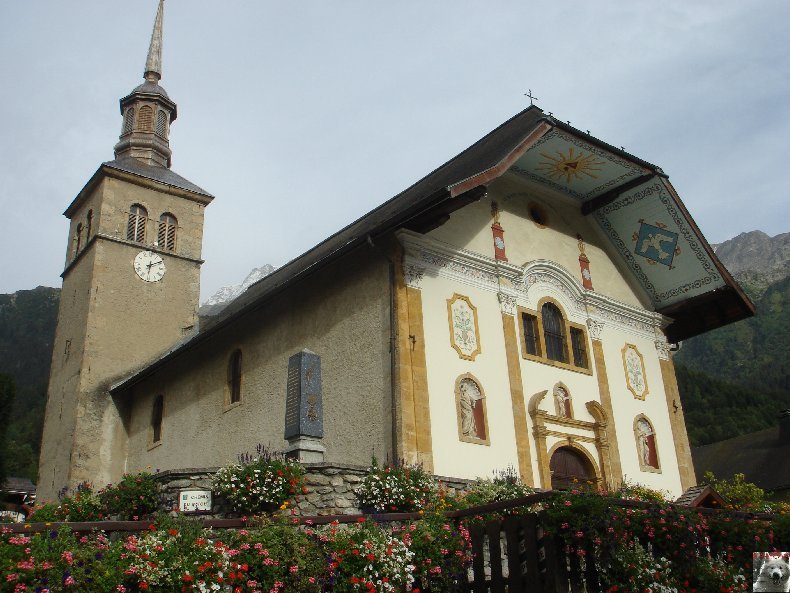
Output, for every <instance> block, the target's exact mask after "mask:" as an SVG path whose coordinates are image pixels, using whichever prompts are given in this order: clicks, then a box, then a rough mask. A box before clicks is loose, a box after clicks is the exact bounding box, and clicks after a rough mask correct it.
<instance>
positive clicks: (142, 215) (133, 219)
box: [126, 204, 148, 243]
mask: <svg viewBox="0 0 790 593" xmlns="http://www.w3.org/2000/svg"><path fill="white" fill-rule="evenodd" d="M146 220H148V211H147V210H146V209H145V208H143V207H142V206H140V204H132V207H131V208H129V223H128V224H127V226H126V238H127V240H129V241H136V242H138V243H143V242H145V222H146Z"/></svg>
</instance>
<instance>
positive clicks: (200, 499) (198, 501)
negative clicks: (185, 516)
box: [178, 490, 211, 513]
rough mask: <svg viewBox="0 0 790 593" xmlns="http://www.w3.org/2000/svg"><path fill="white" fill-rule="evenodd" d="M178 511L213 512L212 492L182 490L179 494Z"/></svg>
mask: <svg viewBox="0 0 790 593" xmlns="http://www.w3.org/2000/svg"><path fill="white" fill-rule="evenodd" d="M178 510H179V511H181V512H182V513H194V512H196V511H204V512H211V490H182V491H181V492H179V493H178Z"/></svg>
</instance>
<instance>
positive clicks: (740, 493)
mask: <svg viewBox="0 0 790 593" xmlns="http://www.w3.org/2000/svg"><path fill="white" fill-rule="evenodd" d="M702 483H703V484H710V486H711V487H712V488H713V489H714V490H715V491H716V492H718V493H719V494H721V495H722V497H723V498H724V499H725V500H726V501H727V502H728V503H729V505H730V508H733V509H737V510H760V507H762V506H763V504H764V498H765V491H764V490H763V489H762V488H760V487H759V486H757V485H756V484H752V483H751V482H747V481H746V476H745V475H744V474H735V475H734V476H733V477H732V479H731V480H720V479H718V478H717V477H716V476H714V475H713V472H705V476H704V477H703V478H702Z"/></svg>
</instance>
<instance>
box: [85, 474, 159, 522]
mask: <svg viewBox="0 0 790 593" xmlns="http://www.w3.org/2000/svg"><path fill="white" fill-rule="evenodd" d="M99 500H100V501H101V504H102V508H103V510H104V512H105V513H106V514H107V515H110V516H113V517H118V518H119V519H120V520H122V521H123V520H126V521H135V520H137V519H139V518H141V517H145V516H147V515H150V514H151V513H154V512H155V511H156V510H157V508H158V507H159V483H158V482H157V481H156V478H155V477H154V476H153V475H152V474H149V473H148V472H142V473H139V474H124V476H123V477H122V478H121V481H120V482H118V483H117V484H108V485H107V487H106V488H104V489H103V490H101V491H100V492H99Z"/></svg>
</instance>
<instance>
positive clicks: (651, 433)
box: [634, 415, 660, 471]
mask: <svg viewBox="0 0 790 593" xmlns="http://www.w3.org/2000/svg"><path fill="white" fill-rule="evenodd" d="M634 437H635V438H636V451H637V454H638V455H639V467H640V468H641V469H642V470H646V471H654V470H658V469H660V465H659V463H658V449H657V448H656V431H655V430H654V429H653V425H652V424H651V422H650V420H648V419H647V417H646V416H643V415H640V416H637V417H636V419H635V420H634Z"/></svg>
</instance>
